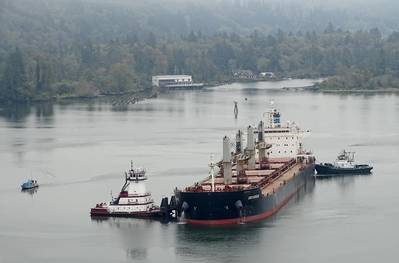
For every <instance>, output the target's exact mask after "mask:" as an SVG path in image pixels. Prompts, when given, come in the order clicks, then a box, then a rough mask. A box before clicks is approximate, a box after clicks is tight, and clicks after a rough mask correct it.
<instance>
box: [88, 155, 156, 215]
mask: <svg viewBox="0 0 399 263" xmlns="http://www.w3.org/2000/svg"><path fill="white" fill-rule="evenodd" d="M145 172H146V171H145V169H143V168H133V162H132V164H131V168H130V170H129V171H128V172H127V173H125V184H124V185H123V187H122V189H121V192H120V193H119V196H118V197H117V198H112V201H111V202H110V203H109V204H106V203H99V204H97V205H96V206H95V207H93V208H92V209H91V210H90V215H91V216H101V217H135V218H157V217H161V216H162V214H161V211H160V208H159V206H156V205H154V200H153V199H152V197H151V193H149V192H147V190H146V187H145V183H144V181H145V180H147V176H146V174H145Z"/></svg>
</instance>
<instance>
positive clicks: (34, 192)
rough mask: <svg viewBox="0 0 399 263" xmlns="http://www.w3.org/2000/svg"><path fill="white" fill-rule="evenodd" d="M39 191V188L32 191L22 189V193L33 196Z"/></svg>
mask: <svg viewBox="0 0 399 263" xmlns="http://www.w3.org/2000/svg"><path fill="white" fill-rule="evenodd" d="M37 189H38V188H37V187H36V188H32V189H21V193H26V194H29V195H31V196H33V195H35V194H36V193H37Z"/></svg>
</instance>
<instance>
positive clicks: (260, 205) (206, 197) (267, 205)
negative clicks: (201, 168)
mask: <svg viewBox="0 0 399 263" xmlns="http://www.w3.org/2000/svg"><path fill="white" fill-rule="evenodd" d="M313 175H314V164H312V165H309V166H308V167H306V169H304V170H302V171H301V172H300V173H299V174H298V175H297V176H295V177H293V178H292V179H291V180H289V181H288V182H286V183H285V184H284V185H282V186H280V187H279V188H278V189H276V191H275V192H274V193H273V194H269V195H267V196H264V195H262V189H261V188H260V187H255V188H252V189H248V190H242V191H232V192H179V193H178V195H177V198H178V207H179V209H180V210H181V211H180V212H181V213H182V216H183V217H184V219H185V221H186V222H187V223H189V224H197V225H232V224H240V223H248V222H255V221H260V220H263V219H265V218H267V217H270V216H271V215H273V214H275V213H276V212H278V211H279V210H280V209H281V208H282V207H283V206H284V205H285V204H286V203H287V202H288V201H289V200H290V199H291V198H292V197H293V196H294V195H295V194H296V193H297V192H298V191H299V190H300V189H301V188H302V187H304V185H306V183H307V182H309V180H314V177H313Z"/></svg>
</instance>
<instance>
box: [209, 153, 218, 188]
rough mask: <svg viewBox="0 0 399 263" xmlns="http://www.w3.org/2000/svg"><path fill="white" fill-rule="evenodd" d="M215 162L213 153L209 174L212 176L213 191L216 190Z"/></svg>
mask: <svg viewBox="0 0 399 263" xmlns="http://www.w3.org/2000/svg"><path fill="white" fill-rule="evenodd" d="M215 165H216V164H215V162H214V161H213V155H211V161H210V162H209V167H210V168H211V169H210V170H209V175H210V176H211V186H212V192H215Z"/></svg>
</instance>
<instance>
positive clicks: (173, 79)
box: [152, 75, 203, 89]
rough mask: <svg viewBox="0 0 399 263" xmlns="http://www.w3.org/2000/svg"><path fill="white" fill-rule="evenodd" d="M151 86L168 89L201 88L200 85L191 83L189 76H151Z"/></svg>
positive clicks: (201, 85) (191, 79)
mask: <svg viewBox="0 0 399 263" xmlns="http://www.w3.org/2000/svg"><path fill="white" fill-rule="evenodd" d="M152 86H153V87H157V88H169V89H185V88H188V89H192V88H202V87H203V84H202V83H193V78H192V76H191V75H157V76H152Z"/></svg>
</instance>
